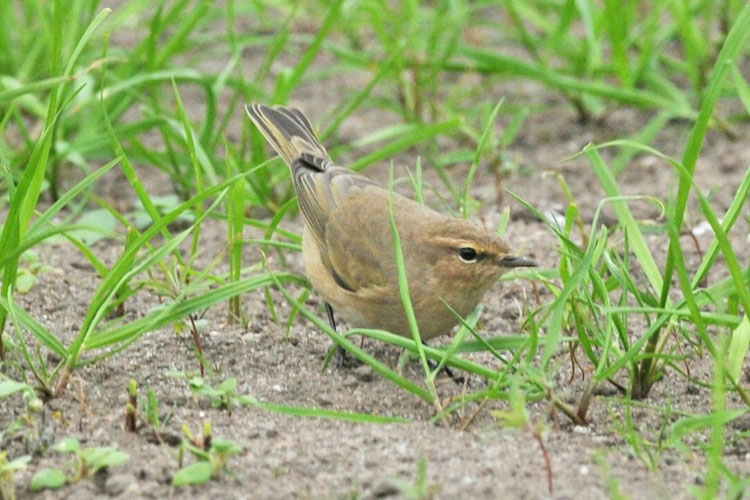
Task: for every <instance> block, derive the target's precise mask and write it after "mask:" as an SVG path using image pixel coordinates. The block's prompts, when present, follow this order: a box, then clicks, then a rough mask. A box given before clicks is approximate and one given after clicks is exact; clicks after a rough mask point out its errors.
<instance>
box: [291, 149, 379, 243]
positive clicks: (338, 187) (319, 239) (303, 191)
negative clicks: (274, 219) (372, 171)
mask: <svg viewBox="0 0 750 500" xmlns="http://www.w3.org/2000/svg"><path fill="white" fill-rule="evenodd" d="M297 161H298V162H302V161H306V160H304V159H302V158H300V159H299V160H297ZM294 172H295V174H296V175H295V189H296V191H297V200H298V202H299V207H300V211H301V212H302V214H303V215H304V217H305V221H306V222H307V226H308V227H309V228H310V231H311V232H312V235H313V236H314V237H315V241H316V243H317V244H318V247H319V248H320V249H321V251H323V250H324V249H325V248H326V245H327V244H326V238H327V237H326V232H327V231H328V226H329V225H330V220H331V214H332V213H333V212H335V211H336V210H338V208H339V206H340V204H341V203H342V202H343V201H344V200H346V199H347V198H348V197H349V193H350V190H352V188H356V189H362V188H364V187H366V186H374V184H373V183H372V181H370V180H369V179H367V178H366V177H362V176H361V175H357V174H354V173H352V172H351V171H349V170H347V169H345V168H341V167H336V166H328V168H327V169H326V170H325V171H323V172H321V171H319V170H314V169H312V168H300V167H298V168H296V169H294Z"/></svg>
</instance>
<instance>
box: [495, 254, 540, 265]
mask: <svg viewBox="0 0 750 500" xmlns="http://www.w3.org/2000/svg"><path fill="white" fill-rule="evenodd" d="M498 264H500V265H501V266H502V267H536V266H537V265H538V264H537V263H536V261H535V260H534V259H530V258H528V257H517V256H514V255H506V256H505V257H501V258H500V260H499V261H498Z"/></svg>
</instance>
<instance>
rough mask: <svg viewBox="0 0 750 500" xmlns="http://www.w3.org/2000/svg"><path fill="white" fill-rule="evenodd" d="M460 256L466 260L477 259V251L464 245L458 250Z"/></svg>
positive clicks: (472, 260)
mask: <svg viewBox="0 0 750 500" xmlns="http://www.w3.org/2000/svg"><path fill="white" fill-rule="evenodd" d="M458 257H459V258H460V259H461V260H462V261H464V262H474V261H475V260H477V251H476V250H474V249H473V248H471V247H463V248H461V249H460V250H459V251H458Z"/></svg>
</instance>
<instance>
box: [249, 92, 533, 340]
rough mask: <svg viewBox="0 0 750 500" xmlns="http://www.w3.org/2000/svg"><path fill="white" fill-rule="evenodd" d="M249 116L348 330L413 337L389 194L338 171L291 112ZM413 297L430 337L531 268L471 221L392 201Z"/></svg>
mask: <svg viewBox="0 0 750 500" xmlns="http://www.w3.org/2000/svg"><path fill="white" fill-rule="evenodd" d="M245 110H246V111H247V114H248V115H249V116H250V119H252V121H253V123H255V125H256V126H257V127H258V129H260V131H261V132H262V133H263V135H264V136H265V137H266V139H267V140H268V141H269V142H270V143H271V146H273V148H274V150H276V152H277V153H278V154H279V155H280V156H281V157H282V158H283V159H284V161H285V162H286V163H287V165H289V166H290V167H291V169H292V177H293V179H294V187H295V190H296V192H297V199H298V202H299V207H300V210H301V211H302V213H303V215H304V218H305V229H304V232H303V237H302V255H303V259H304V263H305V268H306V270H307V276H308V278H309V279H310V282H311V283H312V285H313V287H314V288H315V290H317V291H318V293H320V295H322V296H323V299H324V300H325V301H326V307H327V309H328V313H329V320H331V324H332V326H334V324H335V323H334V322H333V314H332V311H331V308H333V310H335V311H336V313H338V314H340V315H341V316H342V317H343V318H345V319H346V320H347V321H349V323H351V325H353V326H356V327H364V328H378V329H382V330H387V331H390V332H392V333H397V334H399V335H403V336H407V337H411V331H410V329H409V325H408V322H407V319H406V316H405V313H404V307H403V304H402V302H401V296H400V294H399V287H398V276H397V271H396V259H395V257H394V246H393V238H392V235H391V227H390V216H389V210H388V198H389V195H390V193H389V191H388V190H387V189H385V188H383V187H381V186H378V185H377V184H375V183H374V182H372V181H371V180H369V179H367V178H366V177H363V176H361V175H358V174H355V173H354V172H352V171H350V170H347V169H345V168H342V167H339V166H336V165H335V164H334V163H333V161H332V160H331V158H330V157H329V156H328V153H327V152H326V150H325V148H324V147H323V146H322V145H321V144H320V141H319V140H318V138H317V136H316V135H315V132H314V131H313V128H312V125H310V121H309V120H308V119H307V118H306V117H305V115H304V114H302V112H301V111H299V110H298V109H295V108H287V107H274V108H271V107H268V106H263V105H258V104H254V105H252V106H246V107H245ZM393 214H394V219H395V221H396V227H397V228H398V232H399V236H400V238H401V246H402V249H403V254H404V263H405V267H406V274H407V281H408V283H409V294H410V297H411V300H412V303H413V306H414V312H415V315H416V318H417V324H418V325H419V332H420V335H421V337H422V339H424V340H428V339H431V338H433V337H436V336H438V335H442V334H445V333H448V332H449V331H450V330H451V328H452V327H453V326H455V325H456V323H457V322H458V321H457V320H456V318H455V316H454V315H453V313H451V311H450V310H448V308H447V307H445V304H443V303H442V301H441V300H440V299H441V298H442V299H443V300H445V302H447V303H448V304H450V305H451V307H452V308H453V309H455V310H456V311H457V312H458V313H459V314H461V315H462V316H466V315H468V314H469V313H471V312H472V310H473V309H474V308H475V307H476V305H477V304H478V303H479V301H481V300H482V297H484V294H485V293H486V292H487V290H489V288H490V287H491V286H492V285H493V284H494V283H495V281H497V279H498V277H499V276H500V275H501V274H503V273H504V272H505V271H507V270H509V269H510V268H514V267H528V266H535V265H536V263H535V262H534V261H533V260H531V259H528V258H524V257H519V256H516V255H514V254H513V252H512V251H511V249H510V248H509V247H508V245H507V244H506V243H505V242H504V241H503V240H501V239H500V238H498V237H497V236H495V235H494V234H491V233H489V232H487V231H485V230H484V229H482V228H481V227H478V226H476V225H474V224H472V223H470V222H467V221H465V220H462V219H456V218H453V217H447V216H445V215H441V214H439V213H438V212H436V211H434V210H432V209H430V208H428V207H426V206H424V205H421V204H419V203H417V202H415V201H412V200H410V199H408V198H405V197H403V196H400V195H398V194H395V193H394V194H393Z"/></svg>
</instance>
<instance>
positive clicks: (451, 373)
mask: <svg viewBox="0 0 750 500" xmlns="http://www.w3.org/2000/svg"><path fill="white" fill-rule="evenodd" d="M422 345H426V346H427V347H429V345H428V344H427V342H425V341H422ZM427 365H428V366H429V367H430V370H434V369H435V368H437V367H438V364H437V363H436V362H435V361H433V360H431V359H428V360H427ZM440 371H441V372H443V373H445V374H446V375H447V376H448V378H450V379H451V380H452V381H454V382H455V383H457V384H458V385H461V384H463V383H464V378H463V377H462V376H461V375H458V374H456V372H454V371H453V370H451V368H450V366H448V365H443V368H442V369H441V370H440Z"/></svg>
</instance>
